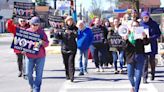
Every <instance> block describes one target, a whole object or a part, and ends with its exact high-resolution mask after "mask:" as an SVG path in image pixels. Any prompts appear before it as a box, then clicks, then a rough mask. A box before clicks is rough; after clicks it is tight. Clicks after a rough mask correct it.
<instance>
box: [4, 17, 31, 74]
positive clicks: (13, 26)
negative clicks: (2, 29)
mask: <svg viewBox="0 0 164 92" xmlns="http://www.w3.org/2000/svg"><path fill="white" fill-rule="evenodd" d="M16 27H17V28H20V29H23V30H25V29H27V28H29V27H30V26H29V24H28V23H27V21H26V20H25V19H23V18H19V19H18V24H14V22H13V20H12V19H9V20H8V21H7V22H6V29H7V31H8V32H10V33H12V34H13V35H14V36H15V34H16ZM14 52H15V54H16V55H17V63H18V70H19V73H18V77H21V76H22V75H23V58H24V54H23V53H22V51H19V50H16V49H14ZM24 76H25V75H24Z"/></svg>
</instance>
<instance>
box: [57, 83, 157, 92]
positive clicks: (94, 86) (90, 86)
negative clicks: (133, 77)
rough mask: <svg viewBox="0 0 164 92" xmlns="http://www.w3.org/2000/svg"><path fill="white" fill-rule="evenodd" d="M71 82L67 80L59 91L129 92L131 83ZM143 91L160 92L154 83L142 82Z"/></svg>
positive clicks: (141, 88) (141, 89)
mask: <svg viewBox="0 0 164 92" xmlns="http://www.w3.org/2000/svg"><path fill="white" fill-rule="evenodd" d="M76 81H78V80H75V83H71V82H70V81H66V82H64V83H63V86H62V87H61V88H60V90H59V92H86V91H88V92H129V91H130V88H131V85H130V83H127V82H126V83H123V82H121V83H118V82H117V83H114V82H112V83H111V82H109V83H107V82H102V81H96V82H81V83H76ZM140 91H141V92H158V91H157V89H156V88H155V87H154V85H153V84H151V83H149V84H141V85H140Z"/></svg>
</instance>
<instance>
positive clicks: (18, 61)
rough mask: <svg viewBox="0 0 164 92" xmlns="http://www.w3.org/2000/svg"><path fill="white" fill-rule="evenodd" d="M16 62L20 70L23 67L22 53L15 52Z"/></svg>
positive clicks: (20, 70)
mask: <svg viewBox="0 0 164 92" xmlns="http://www.w3.org/2000/svg"><path fill="white" fill-rule="evenodd" d="M16 55H17V63H18V70H19V72H22V69H23V54H21V53H17V54H16Z"/></svg>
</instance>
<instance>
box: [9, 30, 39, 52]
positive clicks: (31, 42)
mask: <svg viewBox="0 0 164 92" xmlns="http://www.w3.org/2000/svg"><path fill="white" fill-rule="evenodd" d="M40 41H41V36H40V35H38V34H36V33H33V32H28V31H26V30H22V29H19V28H17V30H16V35H15V37H14V40H13V42H12V45H11V48H13V49H17V50H20V51H24V52H27V53H31V54H37V53H38V52H39V49H40V46H41V43H40Z"/></svg>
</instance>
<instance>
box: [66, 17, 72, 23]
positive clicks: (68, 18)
mask: <svg viewBox="0 0 164 92" xmlns="http://www.w3.org/2000/svg"><path fill="white" fill-rule="evenodd" d="M70 19H72V20H73V18H72V16H67V18H66V19H65V23H67V21H68V20H70Z"/></svg>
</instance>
